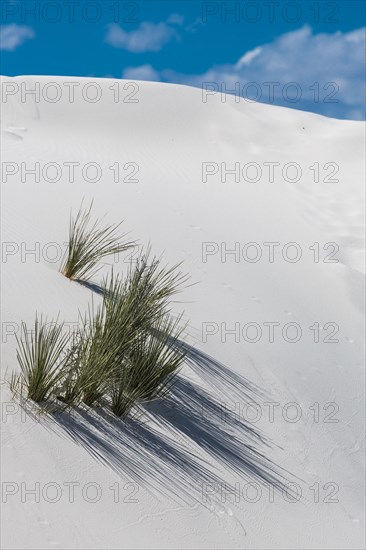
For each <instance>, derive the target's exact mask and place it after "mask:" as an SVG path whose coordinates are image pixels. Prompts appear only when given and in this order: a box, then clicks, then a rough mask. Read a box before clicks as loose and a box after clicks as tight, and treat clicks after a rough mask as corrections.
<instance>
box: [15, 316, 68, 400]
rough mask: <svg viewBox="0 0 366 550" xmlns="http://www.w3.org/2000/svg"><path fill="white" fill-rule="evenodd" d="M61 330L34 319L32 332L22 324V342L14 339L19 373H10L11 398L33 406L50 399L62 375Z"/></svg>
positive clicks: (64, 341)
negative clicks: (31, 401) (28, 401)
mask: <svg viewBox="0 0 366 550" xmlns="http://www.w3.org/2000/svg"><path fill="white" fill-rule="evenodd" d="M63 328H64V325H63V323H61V324H58V323H57V321H56V322H55V323H54V322H51V323H47V320H46V319H43V318H42V317H40V318H38V316H36V320H35V323H34V328H33V330H32V331H29V330H28V328H27V325H26V324H25V323H24V322H23V323H22V326H21V334H23V335H24V340H23V339H22V336H20V337H18V336H17V335H16V341H17V346H18V347H17V352H16V354H17V360H18V363H19V365H20V369H21V372H20V374H17V373H13V375H12V377H11V380H10V389H11V390H12V391H13V393H14V394H17V395H18V396H20V397H22V398H28V399H31V400H33V401H35V402H36V403H41V402H43V401H46V400H47V399H49V398H50V397H51V396H52V394H53V392H54V390H55V388H56V387H57V386H58V385H59V384H60V382H61V379H62V377H63V375H64V374H63V370H62V364H63V361H64V359H65V353H64V351H65V347H66V346H67V343H68V340H69V334H67V333H65V334H63Z"/></svg>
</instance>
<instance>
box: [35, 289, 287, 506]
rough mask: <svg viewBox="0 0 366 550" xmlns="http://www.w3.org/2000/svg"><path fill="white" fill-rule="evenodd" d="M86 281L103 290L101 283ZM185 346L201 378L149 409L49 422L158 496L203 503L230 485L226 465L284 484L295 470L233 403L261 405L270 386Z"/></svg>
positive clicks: (76, 414) (246, 476)
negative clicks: (277, 459)
mask: <svg viewBox="0 0 366 550" xmlns="http://www.w3.org/2000/svg"><path fill="white" fill-rule="evenodd" d="M82 284H83V285H84V286H86V287H87V288H89V289H90V290H92V291H94V292H97V293H98V294H100V293H102V292H103V289H102V288H101V287H99V286H98V285H94V284H90V283H82ZM179 346H181V347H182V348H183V349H184V350H185V352H186V365H188V366H189V367H190V368H191V369H192V372H193V373H194V375H195V377H198V378H200V379H201V380H200V381H199V382H198V383H196V382H193V381H191V380H188V379H187V378H186V377H184V378H183V377H182V376H180V375H179V376H177V378H176V382H175V383H174V386H173V388H172V390H171V392H170V394H169V396H168V397H167V398H166V399H165V400H163V401H155V402H150V403H146V404H144V405H143V406H141V408H140V411H139V412H140V413H143V414H136V416H135V417H133V418H127V419H123V420H121V419H117V418H116V417H115V416H113V415H112V414H110V413H109V412H108V411H106V410H104V409H84V408H78V409H72V410H70V411H69V413H67V412H53V413H51V415H50V416H51V417H52V422H45V423H44V426H45V427H47V428H48V429H50V430H52V431H56V433H58V434H59V435H60V436H62V437H65V438H69V439H71V440H73V441H74V442H75V443H77V444H78V445H80V446H81V447H83V448H84V449H85V450H86V451H87V452H88V453H89V454H90V455H91V456H93V457H94V458H95V459H96V460H98V461H100V462H101V463H103V464H105V465H107V466H108V467H110V468H111V469H113V470H114V471H115V472H117V473H118V474H119V475H121V476H123V477H124V478H126V477H128V478H129V479H130V480H132V481H135V482H137V483H138V484H139V485H140V486H143V487H144V488H145V489H146V490H148V491H150V492H152V493H153V494H155V495H159V494H164V495H168V496H169V497H171V498H174V500H178V501H183V502H185V503H190V504H192V502H196V501H197V500H199V501H201V502H202V495H203V492H204V491H205V489H207V487H210V488H211V490H213V491H214V490H215V488H218V487H220V486H222V484H225V483H226V482H225V479H224V478H223V475H225V472H226V475H227V470H230V471H231V472H232V473H233V474H234V475H235V477H236V478H237V479H238V481H239V479H242V480H243V481H244V482H253V481H257V482H259V483H262V484H267V485H268V484H269V485H271V486H272V487H274V488H275V489H277V490H279V491H281V490H283V489H284V488H285V487H286V485H287V483H288V481H289V477H292V476H290V475H289V474H288V472H286V471H285V470H283V469H282V468H281V467H279V466H278V465H276V464H275V463H274V462H272V461H271V459H270V458H269V457H268V454H270V452H271V448H272V444H271V442H270V441H269V440H268V439H267V438H266V437H265V435H264V434H263V433H262V432H261V431H260V430H259V429H258V428H257V427H255V426H254V425H253V424H250V423H249V422H247V421H246V420H244V419H243V418H241V416H240V415H238V414H236V413H235V412H234V411H233V409H232V403H235V402H239V403H241V404H245V403H257V404H260V402H261V401H263V398H264V396H265V394H264V392H263V391H262V390H261V389H260V388H259V387H257V386H256V385H254V384H252V383H250V382H249V381H248V380H246V379H245V378H243V377H241V376H240V375H238V374H236V373H233V372H232V371H231V370H230V369H229V368H228V367H226V366H225V365H223V364H222V363H220V362H219V361H216V360H215V359H214V358H213V357H211V356H209V355H208V354H206V353H204V352H202V351H200V350H198V349H196V348H194V347H192V346H190V345H189V344H187V343H185V342H180V343H179ZM202 382H203V384H202ZM202 385H204V386H205V387H207V388H208V389H207V390H206V389H204V388H203V387H202ZM217 396H220V400H218V399H217ZM223 403H227V404H228V408H225V406H223ZM230 404H231V405H230ZM230 407H231V408H230ZM142 419H145V421H143V420H142ZM265 452H266V454H264V453H265ZM266 455H267V456H266ZM221 472H224V474H221Z"/></svg>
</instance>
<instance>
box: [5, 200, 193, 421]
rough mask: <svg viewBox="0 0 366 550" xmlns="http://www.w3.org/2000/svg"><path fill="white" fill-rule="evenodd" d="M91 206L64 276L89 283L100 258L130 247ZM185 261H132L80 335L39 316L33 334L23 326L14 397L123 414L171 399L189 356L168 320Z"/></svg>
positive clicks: (74, 225) (112, 280)
mask: <svg viewBox="0 0 366 550" xmlns="http://www.w3.org/2000/svg"><path fill="white" fill-rule="evenodd" d="M90 218H91V206H90V207H89V208H88V209H86V210H83V209H82V207H81V208H80V210H79V212H78V214H77V216H76V218H75V219H72V220H71V222H70V238H69V246H68V251H67V254H66V257H65V258H64V261H63V264H62V268H61V270H62V273H63V274H64V275H65V276H66V277H68V278H70V279H75V280H80V281H81V280H83V281H86V280H88V279H89V278H90V277H91V276H92V275H94V274H95V273H96V271H98V266H97V263H98V261H99V260H100V259H101V258H102V257H104V256H106V255H109V254H114V253H117V252H121V251H123V250H126V249H127V248H129V247H131V246H133V244H134V243H130V242H124V243H122V244H121V243H120V242H119V241H120V239H118V238H117V233H116V231H117V228H118V227H119V225H120V224H118V225H116V226H106V227H104V228H100V227H99V223H98V222H95V223H94V224H92V225H91V224H90ZM179 268H180V264H177V265H175V266H173V267H168V266H166V265H163V264H162V263H161V259H160V258H158V257H156V256H153V257H152V256H151V250H150V247H149V248H148V249H147V251H146V252H142V253H141V254H140V256H139V257H138V258H137V260H136V262H135V263H131V265H130V267H129V269H128V271H127V273H126V274H125V275H124V276H121V275H117V276H115V275H114V274H113V272H112V274H111V276H110V277H109V278H108V279H106V280H105V281H104V285H103V299H102V303H101V304H100V305H99V306H98V307H97V308H96V310H95V311H94V309H93V307H92V308H89V311H88V313H87V315H85V316H84V317H82V318H81V320H80V323H79V326H78V328H77V331H76V332H75V333H74V334H73V335H72V337H71V336H68V335H65V336H63V335H62V330H63V324H60V325H57V324H56V325H55V324H47V323H46V322H44V321H43V320H42V318H41V319H40V320H39V319H38V318H36V321H35V326H34V331H33V335H32V336H29V332H28V331H27V329H26V326H25V325H24V327H23V331H24V333H25V340H24V341H22V340H21V339H18V338H17V344H18V349H17V358H18V362H19V364H20V367H21V373H20V374H14V375H13V376H12V379H11V389H12V390H13V392H14V393H17V394H21V395H26V397H28V398H29V399H32V400H33V401H36V402H37V403H41V402H43V401H46V400H53V401H55V400H58V401H59V402H62V403H64V404H65V405H66V406H80V405H85V406H88V407H91V406H102V407H108V408H109V409H111V410H112V412H113V413H114V414H115V415H116V416H118V417H122V416H125V415H127V414H128V413H130V412H131V410H132V409H133V408H134V407H137V406H138V405H139V404H140V403H142V402H144V401H148V400H152V399H157V398H161V397H163V396H165V395H166V393H167V391H168V390H169V388H170V386H171V385H172V383H173V382H174V377H175V376H176V374H177V373H178V371H179V369H180V367H181V365H182V364H183V361H184V359H185V353H184V352H183V351H182V347H181V346H180V345H179V338H180V336H181V334H182V330H183V328H181V327H180V321H181V318H178V320H177V321H173V320H172V319H171V316H170V315H171V311H170V307H171V298H172V297H173V296H174V295H175V294H177V293H178V292H179V291H180V290H181V288H182V286H183V285H184V284H185V283H186V281H187V279H188V277H187V275H185V274H183V273H182V272H181V271H180V269H179Z"/></svg>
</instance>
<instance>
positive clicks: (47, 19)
mask: <svg viewBox="0 0 366 550" xmlns="http://www.w3.org/2000/svg"><path fill="white" fill-rule="evenodd" d="M364 25H365V3H364V2H363V0H341V1H334V2H333V1H327V0H319V1H315V0H302V1H286V0H283V1H282V0H261V1H248V0H245V1H223V2H219V1H206V2H205V1H204V2H201V1H197V0H185V1H172V0H157V1H155V0H147V1H128V0H126V1H121V0H120V1H118V0H102V1H89V0H53V1H51V0H50V1H48V0H39V1H33V0H27V1H24V0H3V1H2V4H1V29H0V38H1V52H0V53H1V73H2V74H5V75H8V76H15V75H25V74H32V75H62V76H65V75H67V76H88V77H113V78H128V79H140V80H158V81H162V82H175V83H182V84H188V85H193V86H198V87H202V83H205V84H204V86H205V87H207V88H209V89H215V90H223V91H229V92H230V91H234V92H235V93H236V94H237V95H238V97H239V96H241V97H244V98H245V99H246V100H254V99H257V100H259V101H264V102H266V103H275V104H279V105H284V106H287V107H293V108H299V109H303V110H308V111H314V112H317V113H321V114H325V115H328V116H334V117H337V118H350V119H364V118H365V105H364V101H365V65H364V64H365V27H364Z"/></svg>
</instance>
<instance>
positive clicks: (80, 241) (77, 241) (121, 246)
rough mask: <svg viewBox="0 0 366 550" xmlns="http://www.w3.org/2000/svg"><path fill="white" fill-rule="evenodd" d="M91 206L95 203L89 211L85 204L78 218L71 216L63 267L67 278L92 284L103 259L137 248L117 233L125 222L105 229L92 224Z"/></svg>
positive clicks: (80, 209)
mask: <svg viewBox="0 0 366 550" xmlns="http://www.w3.org/2000/svg"><path fill="white" fill-rule="evenodd" d="M92 206H93V202H91V204H90V206H89V207H88V208H84V207H83V204H82V205H81V206H80V208H79V211H78V213H77V214H76V216H75V217H73V216H72V215H71V217H70V227H69V240H68V247H67V250H66V253H65V255H64V257H63V260H62V263H61V267H60V271H61V273H62V274H63V275H65V277H67V278H68V279H73V280H78V281H89V280H90V279H91V277H93V276H94V275H95V274H96V273H97V272H98V271H99V269H100V266H99V267H98V263H99V261H100V260H101V259H102V258H104V257H106V256H110V255H112V254H118V253H120V252H123V251H125V250H127V249H129V248H131V247H133V246H135V242H132V241H125V240H124V239H125V237H126V235H125V234H123V235H119V234H118V229H119V227H120V226H121V224H122V222H121V223H118V224H116V225H105V226H101V224H100V221H99V220H96V221H95V222H92V220H91V210H92Z"/></svg>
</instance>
